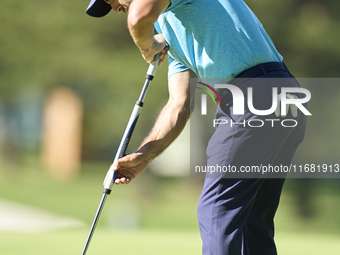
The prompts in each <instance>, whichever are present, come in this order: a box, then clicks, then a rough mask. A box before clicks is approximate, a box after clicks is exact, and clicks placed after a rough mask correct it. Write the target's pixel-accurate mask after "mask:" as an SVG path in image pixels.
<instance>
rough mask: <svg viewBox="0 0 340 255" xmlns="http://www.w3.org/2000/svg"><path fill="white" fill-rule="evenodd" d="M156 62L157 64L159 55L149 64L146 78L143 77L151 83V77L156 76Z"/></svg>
mask: <svg viewBox="0 0 340 255" xmlns="http://www.w3.org/2000/svg"><path fill="white" fill-rule="evenodd" d="M158 62H159V53H158V54H157V55H155V57H154V59H153V61H152V62H151V63H150V65H149V68H148V71H147V72H146V77H145V78H146V79H148V80H150V81H152V79H153V77H154V76H155V74H156V70H157V67H158Z"/></svg>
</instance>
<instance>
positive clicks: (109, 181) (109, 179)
mask: <svg viewBox="0 0 340 255" xmlns="http://www.w3.org/2000/svg"><path fill="white" fill-rule="evenodd" d="M158 56H159V55H157V56H155V60H154V61H153V62H152V63H151V64H150V65H149V69H148V71H147V73H146V77H145V79H146V80H145V83H144V86H143V89H142V92H141V94H140V97H139V99H138V101H137V102H136V104H135V107H134V109H133V112H132V114H131V116H130V120H129V123H128V125H127V127H126V129H125V132H124V135H123V137H122V140H121V142H120V145H119V148H118V151H117V153H116V156H115V159H114V161H115V160H118V159H119V158H121V157H123V156H124V154H125V151H126V149H127V146H128V144H129V141H130V139H131V136H132V133H133V130H134V128H135V125H136V123H137V120H138V117H139V114H140V111H141V109H142V108H143V101H144V98H145V96H146V92H147V91H148V88H149V85H150V82H151V81H152V79H153V77H154V75H155V73H156V70H157V66H158V62H159V58H158ZM115 173H116V172H113V171H110V170H109V171H108V174H107V175H106V178H105V180H104V190H103V196H102V199H101V201H100V203H99V206H98V209H97V212H96V215H95V217H94V220H93V222H92V226H91V229H90V232H89V235H88V237H87V240H86V243H85V246H84V249H83V253H82V255H85V254H86V252H87V249H88V247H89V244H90V242H91V239H92V236H93V233H94V231H95V229H96V226H97V222H98V220H99V217H100V214H101V212H102V210H103V208H104V204H105V201H106V198H107V196H108V195H109V194H110V193H111V189H112V186H113V183H114V180H115Z"/></svg>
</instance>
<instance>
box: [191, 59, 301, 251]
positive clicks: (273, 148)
mask: <svg viewBox="0 0 340 255" xmlns="http://www.w3.org/2000/svg"><path fill="white" fill-rule="evenodd" d="M276 66H277V63H276ZM281 67H282V68H281ZM254 70H255V72H254ZM256 70H260V74H259V73H258V71H256ZM247 74H248V75H250V76H252V75H253V77H254V76H256V78H252V79H246V80H245V81H243V82H241V83H240V82H238V81H236V83H237V86H238V87H239V88H240V89H241V90H242V91H243V93H244V95H246V94H247V88H248V87H252V88H253V93H254V94H253V101H254V106H256V107H255V108H256V109H258V110H260V109H263V110H265V109H269V108H270V106H271V105H272V88H273V87H277V88H278V90H279V93H280V88H282V87H300V86H299V84H298V82H297V81H296V80H295V79H294V77H293V76H292V75H291V74H290V72H289V71H288V69H286V67H285V65H284V64H283V63H282V64H281V66H280V68H273V65H272V64H271V63H267V64H264V65H259V66H256V68H252V69H251V70H248V72H247ZM247 74H245V75H244V76H242V77H246V76H247ZM273 77H275V78H279V79H261V78H273ZM230 83H231V84H233V82H230ZM297 96H298V97H300V98H301V97H303V96H302V95H297ZM222 101H223V104H222V106H220V105H219V106H218V108H217V111H216V116H215V118H216V119H220V120H222V119H223V120H228V121H229V123H230V121H233V122H234V123H242V122H243V121H244V120H250V119H262V120H265V119H269V118H273V119H277V118H278V117H276V116H275V115H274V114H273V115H271V116H256V115H254V114H253V113H251V112H250V111H249V109H248V107H247V106H245V114H244V115H233V100H232V97H231V94H227V95H226V96H225V97H224V98H223V100H222ZM280 118H281V117H280ZM286 118H290V119H292V118H293V117H292V116H291V115H290V113H288V115H287V117H286ZM281 119H282V118H281ZM294 119H295V120H296V121H297V122H298V124H297V125H296V126H295V127H283V126H282V125H280V123H279V122H275V124H276V125H275V126H274V127H272V124H271V123H266V125H264V126H263V127H258V128H254V127H249V126H244V125H233V126H232V127H231V126H230V125H228V124H227V125H218V126H217V127H216V130H215V132H214V134H213V136H212V137H211V139H210V141H209V144H208V147H207V166H216V165H219V166H228V165H230V166H234V167H236V168H237V169H240V167H242V166H259V165H261V164H262V165H271V166H280V165H289V164H290V163H291V160H292V158H293V155H294V153H295V151H296V149H297V147H298V146H299V144H300V143H301V142H302V140H303V137H304V132H305V125H306V117H305V116H304V114H303V113H302V112H301V111H299V113H298V116H297V117H295V118H294ZM207 175H209V174H208V173H207ZM265 177H267V178H265ZM269 177H270V176H263V178H243V177H235V178H234V177H233V175H231V174H230V173H214V174H213V175H209V176H207V177H206V179H205V182H204V186H203V190H202V193H201V197H200V200H199V203H198V208H197V212H198V221H199V228H200V233H201V238H202V241H203V245H202V251H203V255H276V254H277V251H276V247H275V242H274V222H273V219H274V215H275V213H276V210H277V207H278V204H279V200H280V195H281V191H282V187H283V184H284V181H285V174H282V175H278V178H269ZM271 177H275V176H271Z"/></svg>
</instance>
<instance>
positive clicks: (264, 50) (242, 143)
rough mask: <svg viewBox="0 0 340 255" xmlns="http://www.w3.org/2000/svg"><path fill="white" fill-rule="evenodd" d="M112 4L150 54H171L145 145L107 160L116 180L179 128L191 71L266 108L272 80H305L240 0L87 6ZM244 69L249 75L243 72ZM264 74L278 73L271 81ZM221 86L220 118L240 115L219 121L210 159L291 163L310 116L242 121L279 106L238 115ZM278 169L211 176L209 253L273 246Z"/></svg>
mask: <svg viewBox="0 0 340 255" xmlns="http://www.w3.org/2000/svg"><path fill="white" fill-rule="evenodd" d="M111 9H112V10H114V11H115V12H117V13H120V12H124V13H126V14H127V24H128V29H129V31H130V34H131V36H132V38H133V40H134V42H135V44H136V45H137V47H138V48H139V50H140V52H141V54H142V56H143V58H144V59H145V60H146V61H147V62H148V63H150V62H152V60H153V59H154V56H155V55H156V54H158V53H160V64H161V63H162V62H163V60H164V57H165V56H166V54H168V58H169V66H168V83H169V100H168V102H167V104H166V105H165V107H164V108H163V109H162V111H161V112H160V114H159V116H158V118H157V120H156V122H155V124H154V127H153V129H152V131H151V132H150V134H149V135H148V136H147V137H146V138H145V140H144V141H143V142H142V144H141V146H140V148H139V149H138V150H137V151H136V152H134V153H132V154H129V155H127V156H125V157H123V158H121V159H119V160H118V161H116V162H114V164H113V165H112V166H111V169H112V170H113V171H116V170H118V169H119V171H118V174H117V178H116V180H115V183H116V184H126V183H129V182H130V181H131V180H132V179H134V178H135V177H136V176H138V175H140V174H141V173H142V172H143V171H144V170H145V169H146V167H147V166H148V165H149V163H150V162H151V161H152V160H153V159H154V158H155V157H157V156H158V155H159V154H160V153H161V152H162V151H164V150H165V149H166V148H167V147H168V146H169V145H170V144H171V143H172V142H173V141H174V140H175V139H176V138H177V137H178V135H179V134H180V133H181V131H182V130H183V128H184V126H185V124H186V122H187V121H188V119H189V116H190V113H191V109H193V107H192V105H193V100H192V99H191V98H193V97H190V96H189V95H190V92H191V93H194V90H195V89H196V88H191V87H190V85H189V84H190V72H193V73H195V75H197V76H198V77H199V78H201V79H202V80H203V81H207V83H208V80H209V79H214V80H217V81H219V82H221V83H222V84H223V82H225V83H226V82H228V81H231V83H232V84H233V81H235V82H234V84H235V86H237V87H238V88H239V89H241V91H242V92H243V94H246V91H247V88H253V89H254V91H255V89H256V93H254V94H253V101H254V105H256V108H257V109H269V108H270V106H271V103H272V95H271V92H272V91H273V88H277V89H278V93H280V91H281V88H282V87H299V84H298V83H297V82H296V80H295V79H294V78H293V76H292V75H291V73H290V72H289V70H288V69H287V67H286V66H285V64H284V63H283V62H282V56H281V55H280V54H279V52H278V51H277V50H276V48H275V46H274V44H273V42H272V41H271V39H270V37H269V36H268V34H267V33H266V31H265V30H264V28H263V26H262V24H261V23H260V22H259V20H258V19H257V18H256V16H255V15H254V13H253V12H252V11H251V10H250V9H249V7H248V6H247V5H246V4H245V3H244V2H243V1H242V0H105V1H104V0H92V1H91V3H90V5H89V6H88V8H87V13H88V14H89V15H91V16H94V17H101V16H104V15H106V14H107V13H109V12H110V10H111ZM155 23H156V24H157V26H156V27H157V32H158V33H155V28H154V27H155ZM166 43H167V44H168V46H167V44H166ZM238 78H242V80H245V81H244V82H243V83H242V82H238V81H237V79H238ZM243 78H246V79H243ZM259 78H280V79H281V80H282V81H281V82H275V83H274V84H273V83H271V82H263V79H259ZM261 81H262V83H261ZM210 85H211V86H214V84H210ZM191 90H192V91H191ZM224 94H225V96H223V98H222V105H218V107H217V110H216V119H224V120H233V121H234V122H235V123H238V124H236V125H233V126H232V127H230V125H218V126H217V127H216V131H215V133H214V134H213V136H212V137H211V139H210V141H209V145H208V147H207V161H208V162H207V165H208V166H209V165H212V166H216V165H220V166H228V165H231V166H234V167H237V168H238V169H240V168H241V167H242V166H249V167H251V166H260V165H266V166H268V165H270V166H280V165H289V164H290V162H291V160H292V157H293V155H294V153H295V151H296V149H297V147H298V145H299V144H300V143H301V142H302V140H303V136H304V130H305V116H304V115H303V114H302V113H301V112H299V113H298V114H297V115H295V114H294V115H295V116H291V113H288V114H289V116H290V118H293V119H294V120H295V121H296V123H298V124H297V125H295V126H294V127H290V128H287V127H284V126H282V125H275V126H273V125H264V126H263V127H260V128H253V127H250V126H248V125H242V123H244V122H243V121H245V120H250V119H254V118H256V119H263V120H264V119H266V118H267V119H268V118H271V117H273V116H256V115H255V114H254V113H252V112H251V111H250V110H249V109H248V107H247V106H246V107H245V111H244V114H243V115H235V114H234V113H233V103H234V101H233V97H232V94H231V93H223V95H224ZM290 96H294V97H300V96H301V95H298V94H296V95H290ZM272 124H273V123H272ZM275 124H276V123H275ZM209 177H212V178H209ZM279 177H280V178H230V176H228V173H218V174H215V175H214V176H207V178H206V179H205V183H204V187H203V190H202V193H201V197H200V201H199V204H198V221H199V227H200V233H201V238H202V241H203V247H202V252H203V254H204V255H241V254H242V255H274V254H277V251H276V247H275V243H274V223H273V218H274V215H275V212H276V210H277V206H278V203H279V199H280V195H281V190H282V186H283V183H284V180H285V178H284V175H282V176H279ZM282 177H283V178H282Z"/></svg>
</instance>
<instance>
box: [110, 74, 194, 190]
mask: <svg viewBox="0 0 340 255" xmlns="http://www.w3.org/2000/svg"><path fill="white" fill-rule="evenodd" d="M193 89H196V88H192V89H191V90H193ZM190 93H195V90H194V91H191V92H190V73H189V71H184V72H180V73H177V74H174V75H172V76H171V77H170V78H169V101H168V102H167V104H166V105H165V106H164V108H163V109H162V111H161V112H160V114H159V116H158V118H157V120H156V122H155V124H154V126H153V128H152V130H151V132H150V134H149V135H148V136H147V137H146V138H145V139H144V141H143V143H142V144H141V146H140V148H139V149H138V150H137V151H136V152H134V153H132V154H129V155H127V156H125V157H122V158H120V159H119V160H118V161H116V162H114V163H113V165H112V166H111V169H112V170H113V171H116V170H118V169H119V172H118V174H117V178H116V180H115V183H116V184H120V183H129V182H130V180H132V179H133V178H135V177H136V176H137V175H139V174H141V173H142V172H143V171H144V170H145V169H146V167H147V166H148V165H149V163H150V162H151V161H152V160H153V159H154V158H156V157H157V156H158V155H159V154H161V153H162V152H163V151H164V150H165V149H166V148H167V147H168V146H169V145H170V144H171V143H172V142H173V141H174V140H175V139H176V138H177V137H178V136H179V134H180V133H181V132H182V130H183V128H184V126H185V124H186V122H187V121H188V119H189V117H190V113H191V111H192V110H193V104H194V98H195V97H194V96H192V97H190Z"/></svg>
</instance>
